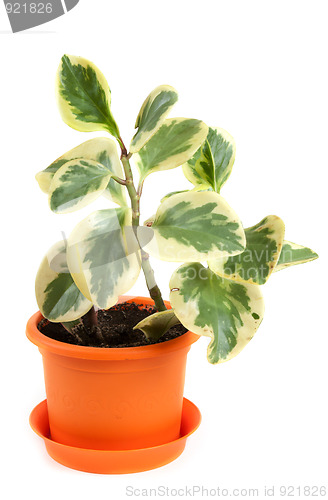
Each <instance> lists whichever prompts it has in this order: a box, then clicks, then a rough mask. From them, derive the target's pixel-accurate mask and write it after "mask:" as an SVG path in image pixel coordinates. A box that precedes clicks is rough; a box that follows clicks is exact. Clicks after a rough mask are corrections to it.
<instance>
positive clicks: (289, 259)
mask: <svg viewBox="0 0 328 500" xmlns="http://www.w3.org/2000/svg"><path fill="white" fill-rule="evenodd" d="M318 257H319V255H318V254H317V253H315V252H314V251H313V250H311V249H310V248H307V247H302V246H301V245H297V244H296V243H292V242H291V241H284V244H283V246H282V250H281V254H280V257H279V260H278V264H277V265H276V267H275V268H274V272H276V271H280V270H281V269H284V268H285V267H290V266H295V265H296V264H303V263H304V262H310V261H311V260H314V259H317V258H318Z"/></svg>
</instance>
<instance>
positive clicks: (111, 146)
mask: <svg viewBox="0 0 328 500" xmlns="http://www.w3.org/2000/svg"><path fill="white" fill-rule="evenodd" d="M79 158H83V159H84V160H93V161H95V162H97V163H101V164H102V165H104V166H105V167H106V168H107V169H108V170H109V171H110V172H111V173H112V174H113V175H114V176H116V177H119V178H123V170H122V165H121V162H120V159H119V156H118V152H117V147H116V144H115V142H114V141H113V140H112V139H109V138H108V137H95V138H94V139H90V140H89V141H86V142H83V143H82V144H80V145H79V146H77V147H75V148H73V149H71V150H70V151H68V152H67V153H65V154H64V155H63V156H60V157H59V158H57V160H55V161H54V162H53V163H51V165H49V167H47V168H46V169H45V170H42V171H41V172H39V173H38V174H36V180H37V181H38V183H39V186H40V188H41V189H42V191H43V192H45V193H47V194H48V193H49V189H50V185H51V182H52V179H53V177H54V175H55V173H56V172H57V171H58V170H59V169H60V168H61V167H62V166H63V165H65V163H67V162H69V161H71V160H76V159H79ZM104 195H105V196H106V198H108V199H110V200H111V201H113V202H115V203H117V204H118V205H121V206H126V198H125V188H124V186H122V185H121V184H119V183H118V182H116V181H115V180H114V179H112V178H111V179H110V180H109V183H108V185H107V188H106V190H105V191H104Z"/></svg>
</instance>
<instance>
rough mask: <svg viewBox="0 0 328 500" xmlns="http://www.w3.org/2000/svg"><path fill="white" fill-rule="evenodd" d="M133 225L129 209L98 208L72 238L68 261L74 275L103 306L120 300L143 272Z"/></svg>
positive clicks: (68, 248)
mask: <svg viewBox="0 0 328 500" xmlns="http://www.w3.org/2000/svg"><path fill="white" fill-rule="evenodd" d="M130 225H131V211H130V210H129V209H123V208H115V209H114V208H112V209H106V210H98V211H96V212H93V213H92V214H91V215H89V216H88V217H87V218H86V219H84V220H83V221H82V222H80V223H79V224H78V225H77V226H76V227H75V228H74V229H73V231H72V233H71V235H70V236H69V238H68V247H67V261H68V266H69V269H70V272H71V274H72V276H73V279H74V281H75V283H76V285H77V286H78V288H79V289H80V290H81V292H82V293H83V294H84V295H85V296H86V297H88V298H89V299H90V300H91V301H92V302H93V303H94V305H95V306H97V307H99V308H100V309H108V308H110V307H112V306H113V305H114V304H116V302H117V300H118V297H119V295H122V294H124V293H126V292H127V291H128V290H129V289H130V288H131V287H132V286H133V285H134V283H135V281H136V280H137V278H138V276H139V273H140V268H141V258H140V251H139V246H138V244H137V241H136V237H135V234H134V231H133V229H132V227H131V226H130Z"/></svg>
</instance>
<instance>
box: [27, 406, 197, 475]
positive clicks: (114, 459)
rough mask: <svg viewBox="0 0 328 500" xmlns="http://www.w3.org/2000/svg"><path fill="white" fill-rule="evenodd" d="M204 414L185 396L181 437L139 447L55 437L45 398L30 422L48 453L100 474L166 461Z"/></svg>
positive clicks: (178, 452)
mask: <svg viewBox="0 0 328 500" xmlns="http://www.w3.org/2000/svg"><path fill="white" fill-rule="evenodd" d="M200 421H201V414H200V411H199V409H198V408H197V406H196V405H194V404H193V403H192V402H191V401H189V400H188V399H186V398H184V399H183V408H182V419H181V430H180V437H179V438H178V439H176V440H174V441H171V442H169V443H165V444H162V445H159V446H153V447H151V448H142V449H138V450H91V449H86V448H76V447H73V446H67V445H64V444H61V443H57V442H56V441H53V440H52V439H51V437H50V432H49V420H48V407H47V400H46V399H45V400H44V401H42V402H41V403H39V404H38V405H37V406H36V407H35V408H34V409H33V410H32V412H31V415H30V425H31V427H32V429H33V430H34V432H35V433H36V434H38V435H39V436H40V437H41V438H42V439H43V440H44V442H45V445H46V449H47V452H48V454H49V455H50V456H51V457H52V458H53V459H54V460H56V462H59V463H60V464H62V465H65V466H66V467H70V468H71V469H76V470H79V471H83V472H93V473H97V474H128V473H132V472H142V471H146V470H150V469H156V468H157V467H161V466H163V465H166V464H168V463H170V462H172V461H173V460H175V459H176V458H178V457H179V456H180V455H181V453H182V452H183V450H184V448H185V445H186V440H187V438H188V437H189V436H190V435H191V434H192V433H193V432H194V431H195V430H196V429H197V428H198V427H199V424H200Z"/></svg>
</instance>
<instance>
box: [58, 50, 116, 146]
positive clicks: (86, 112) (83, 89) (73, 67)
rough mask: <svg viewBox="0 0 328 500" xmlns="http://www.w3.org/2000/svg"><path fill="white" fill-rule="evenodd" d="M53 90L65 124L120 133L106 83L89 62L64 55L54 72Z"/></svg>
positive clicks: (77, 127) (98, 71)
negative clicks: (54, 82) (55, 73)
mask: <svg viewBox="0 0 328 500" xmlns="http://www.w3.org/2000/svg"><path fill="white" fill-rule="evenodd" d="M56 93H57V99H58V106H59V111H60V114H61V116H62V119H63V120H64V122H65V123H67V125H69V126H70V127H72V128H74V129H75V130H79V131H80V132H94V131H97V130H105V131H106V132H109V133H110V134H112V135H113V136H114V137H116V138H119V137H120V133H119V130H118V126H117V125H116V123H115V120H114V118H113V115H112V113H111V111H110V102H111V95H110V89H109V85H108V83H107V81H106V78H105V77H104V75H103V74H102V73H101V71H100V70H99V69H98V68H97V67H96V66H95V65H94V64H93V63H92V62H90V61H88V60H87V59H84V58H83V57H76V56H70V55H64V56H63V57H62V59H61V63H60V65H59V68H58V72H57V80H56Z"/></svg>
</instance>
